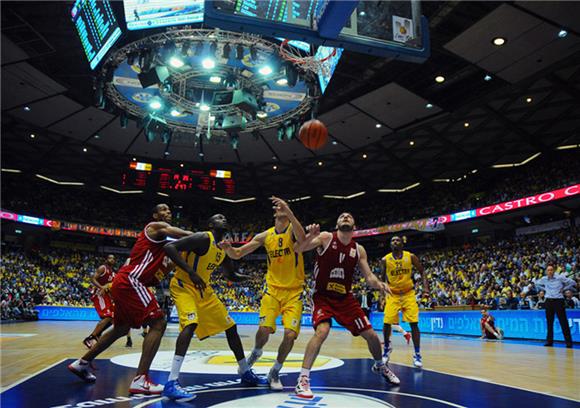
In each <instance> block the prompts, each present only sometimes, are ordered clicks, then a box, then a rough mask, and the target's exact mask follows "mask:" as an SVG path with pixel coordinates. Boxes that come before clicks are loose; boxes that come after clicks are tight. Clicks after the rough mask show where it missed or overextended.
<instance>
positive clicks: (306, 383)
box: [294, 375, 314, 399]
mask: <svg viewBox="0 0 580 408" xmlns="http://www.w3.org/2000/svg"><path fill="white" fill-rule="evenodd" d="M294 392H296V396H297V397H300V398H305V399H312V398H314V394H313V393H312V391H311V390H310V378H308V377H307V376H305V375H301V376H300V377H298V384H296V388H295V389H294Z"/></svg>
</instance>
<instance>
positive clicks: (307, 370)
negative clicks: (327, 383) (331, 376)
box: [300, 367, 310, 377]
mask: <svg viewBox="0 0 580 408" xmlns="http://www.w3.org/2000/svg"><path fill="white" fill-rule="evenodd" d="M300 376H301V377H302V376H305V377H310V368H304V367H302V370H300Z"/></svg>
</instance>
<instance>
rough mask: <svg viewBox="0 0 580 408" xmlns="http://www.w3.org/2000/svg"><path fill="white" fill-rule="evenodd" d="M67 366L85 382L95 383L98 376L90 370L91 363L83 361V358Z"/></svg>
mask: <svg viewBox="0 0 580 408" xmlns="http://www.w3.org/2000/svg"><path fill="white" fill-rule="evenodd" d="M67 368H68V369H69V371H70V372H71V373H73V374H74V375H76V376H77V377H79V378H80V379H81V380H83V381H84V382H88V383H94V382H95V381H97V377H95V375H94V374H93V373H92V372H91V371H90V368H91V364H90V363H84V364H83V363H81V360H76V361H73V362H72V363H70V364H69V365H68V366H67Z"/></svg>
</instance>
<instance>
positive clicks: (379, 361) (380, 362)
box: [375, 359, 385, 367]
mask: <svg viewBox="0 0 580 408" xmlns="http://www.w3.org/2000/svg"><path fill="white" fill-rule="evenodd" d="M383 365H385V363H384V362H383V359H380V360H375V366H376V367H381V366H383Z"/></svg>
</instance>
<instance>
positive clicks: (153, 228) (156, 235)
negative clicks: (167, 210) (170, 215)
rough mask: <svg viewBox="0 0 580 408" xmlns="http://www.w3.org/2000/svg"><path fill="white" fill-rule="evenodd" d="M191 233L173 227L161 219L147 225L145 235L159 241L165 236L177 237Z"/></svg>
mask: <svg viewBox="0 0 580 408" xmlns="http://www.w3.org/2000/svg"><path fill="white" fill-rule="evenodd" d="M191 234H193V232H191V231H186V230H184V229H181V228H179V227H174V226H172V225H169V224H168V223H166V222H162V221H158V222H152V223H150V224H149V225H148V226H147V236H148V237H149V238H151V239H154V240H156V241H161V240H163V239H165V238H167V237H170V238H175V239H179V238H183V237H186V236H188V235H191Z"/></svg>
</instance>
